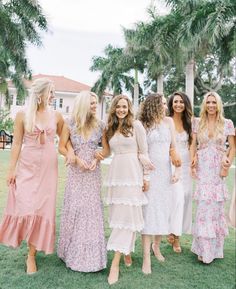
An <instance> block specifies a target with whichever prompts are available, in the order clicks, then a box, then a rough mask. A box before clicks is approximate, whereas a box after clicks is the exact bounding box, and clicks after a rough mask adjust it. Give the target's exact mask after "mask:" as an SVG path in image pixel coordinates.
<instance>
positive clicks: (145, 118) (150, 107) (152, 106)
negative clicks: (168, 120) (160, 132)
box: [139, 93, 165, 129]
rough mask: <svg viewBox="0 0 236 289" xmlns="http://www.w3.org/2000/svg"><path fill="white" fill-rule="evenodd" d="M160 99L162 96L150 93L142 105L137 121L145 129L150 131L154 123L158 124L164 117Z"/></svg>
mask: <svg viewBox="0 0 236 289" xmlns="http://www.w3.org/2000/svg"><path fill="white" fill-rule="evenodd" d="M162 98H163V95H162V94H159V93H150V94H149V95H148V96H147V98H146V99H145V100H144V102H143V103H142V107H141V112H140V115H139V120H140V121H141V122H142V124H143V125H144V127H145V128H146V129H150V128H151V127H152V126H153V125H155V124H156V123H160V122H161V121H162V120H163V118H164V117H165V109H164V105H163V102H162Z"/></svg>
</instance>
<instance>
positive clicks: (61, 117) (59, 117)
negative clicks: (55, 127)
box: [55, 111, 64, 122]
mask: <svg viewBox="0 0 236 289" xmlns="http://www.w3.org/2000/svg"><path fill="white" fill-rule="evenodd" d="M55 116H56V119H57V122H59V121H64V119H63V116H62V114H61V113H60V112H59V111H55Z"/></svg>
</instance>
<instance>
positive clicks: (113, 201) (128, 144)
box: [105, 95, 150, 284]
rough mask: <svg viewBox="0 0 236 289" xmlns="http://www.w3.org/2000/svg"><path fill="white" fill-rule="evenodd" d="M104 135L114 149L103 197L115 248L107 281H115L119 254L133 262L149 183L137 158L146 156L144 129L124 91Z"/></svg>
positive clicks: (111, 245) (111, 244) (115, 102)
mask: <svg viewBox="0 0 236 289" xmlns="http://www.w3.org/2000/svg"><path fill="white" fill-rule="evenodd" d="M106 138H107V141H108V143H109V146H110V149H111V151H112V152H113V153H114V156H113V159H112V163H111V165H110V167H109V172H108V176H107V180H106V186H107V187H108V191H107V195H106V197H105V202H106V203H107V204H108V205H109V226H110V228H112V232H111V235H110V237H109V240H108V243H107V249H108V250H113V251H115V255H114V258H113V260H112V265H111V269H110V273H109V277H108V283H109V284H114V283H116V282H117V281H118V278H119V265H120V258H121V254H124V261H125V263H126V265H127V266H130V265H131V263H132V260H131V257H130V253H131V252H134V247H135V238H136V232H140V231H141V230H142V229H143V226H144V221H143V214H142V206H143V205H144V204H146V203H147V198H146V197H145V195H144V193H143V192H144V191H146V190H147V189H148V184H149V182H148V180H149V176H148V172H147V171H146V170H144V166H142V164H141V162H140V160H139V156H140V157H141V158H142V159H144V158H145V159H146V160H147V159H148V158H147V141H146V133H145V129H144V127H143V126H142V124H141V123H140V121H138V120H134V117H133V112H132V104H131V101H130V100H129V98H128V97H126V96H124V95H117V96H115V98H114V99H113V101H112V104H111V107H110V111H109V115H108V125H107V131H106ZM146 163H148V162H146ZM149 164H150V162H149Z"/></svg>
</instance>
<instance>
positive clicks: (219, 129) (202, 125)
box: [198, 91, 225, 141]
mask: <svg viewBox="0 0 236 289" xmlns="http://www.w3.org/2000/svg"><path fill="white" fill-rule="evenodd" d="M209 96H214V97H215V99H216V105H217V112H216V126H215V130H214V135H213V138H216V137H218V136H223V134H224V123H225V118H224V110H223V103H222V100H221V97H220V96H219V94H218V93H216V92H214V91H210V92H207V93H206V94H205V95H204V98H203V101H202V104H201V111H200V121H199V128H198V138H199V140H200V141H201V140H202V139H204V135H205V132H206V130H207V129H208V122H207V114H208V113H207V98H208V97H209Z"/></svg>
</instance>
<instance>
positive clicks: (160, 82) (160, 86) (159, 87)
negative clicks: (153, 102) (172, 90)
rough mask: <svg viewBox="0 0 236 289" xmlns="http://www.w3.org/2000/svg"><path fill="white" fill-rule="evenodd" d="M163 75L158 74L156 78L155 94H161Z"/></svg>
mask: <svg viewBox="0 0 236 289" xmlns="http://www.w3.org/2000/svg"><path fill="white" fill-rule="evenodd" d="M163 82H164V80H163V74H160V75H159V76H158V77H157V93H161V94H163Z"/></svg>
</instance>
